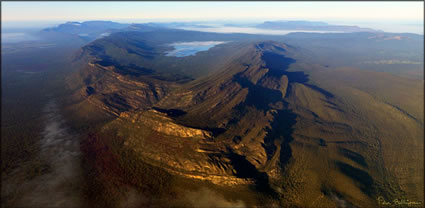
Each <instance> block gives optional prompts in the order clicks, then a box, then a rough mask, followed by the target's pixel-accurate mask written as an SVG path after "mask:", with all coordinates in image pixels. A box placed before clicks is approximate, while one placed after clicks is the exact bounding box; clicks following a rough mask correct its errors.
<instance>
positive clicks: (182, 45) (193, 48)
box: [166, 41, 226, 57]
mask: <svg viewBox="0 0 425 208" xmlns="http://www.w3.org/2000/svg"><path fill="white" fill-rule="evenodd" d="M223 43H226V42H225V41H192V42H176V43H172V44H170V45H171V46H173V47H174V50H172V51H167V52H166V56H175V57H184V56H193V55H195V54H196V53H198V52H200V51H207V50H209V49H210V48H212V47H214V46H216V45H219V44H223Z"/></svg>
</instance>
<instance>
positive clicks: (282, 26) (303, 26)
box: [256, 21, 382, 32]
mask: <svg viewBox="0 0 425 208" xmlns="http://www.w3.org/2000/svg"><path fill="white" fill-rule="evenodd" d="M256 27H257V28H262V29H272V30H309V31H341V32H382V31H379V30H374V29H370V28H361V27H358V26H348V25H330V24H328V23H326V22H313V21H266V22H264V23H262V24H259V25H257V26H256Z"/></svg>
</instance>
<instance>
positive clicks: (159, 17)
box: [1, 1, 424, 27]
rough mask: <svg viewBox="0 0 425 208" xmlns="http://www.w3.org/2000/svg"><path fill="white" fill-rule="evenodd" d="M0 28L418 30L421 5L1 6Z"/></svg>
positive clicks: (139, 3) (59, 3) (125, 3)
mask: <svg viewBox="0 0 425 208" xmlns="http://www.w3.org/2000/svg"><path fill="white" fill-rule="evenodd" d="M1 4H2V5H1V6H2V7H1V13H2V14H1V19H2V24H5V25H10V24H16V25H19V24H21V23H22V22H29V21H30V22H43V21H44V22H51V23H59V22H66V21H85V20H112V21H118V22H149V21H156V22H161V21H193V20H200V21H211V20H238V21H258V22H260V21H264V20H321V21H327V22H329V23H339V22H346V23H350V22H351V23H358V22H364V23H367V22H368V23H370V22H375V23H377V22H381V23H385V22H387V23H388V22H404V23H407V24H420V25H421V26H422V27H423V18H424V2H421V1H416V2H402V1H400V2H396V1H388V2H382V1H380V2H365V1H363V2H343V1H341V2H307V1H304V2H283V1H282V2H276V1H269V2H260V1H256V2H254V1H251V2H211V1H210V2H208V1H205V2H193V1H191V2H184V1H182V2H164V1H163V2H148V1H144V2H143V1H141V2H101V1H98V2H47V1H46V2H2V3H1Z"/></svg>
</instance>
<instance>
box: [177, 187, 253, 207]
mask: <svg viewBox="0 0 425 208" xmlns="http://www.w3.org/2000/svg"><path fill="white" fill-rule="evenodd" d="M185 198H186V199H187V200H188V201H189V202H190V204H192V206H193V207H202V208H209V207H232V208H242V207H246V205H245V203H244V202H243V201H241V200H237V201H229V200H226V199H225V198H224V197H223V196H222V195H219V194H218V193H216V192H214V191H212V190H210V189H207V188H201V189H199V190H197V191H194V192H188V193H187V194H186V195H185Z"/></svg>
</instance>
